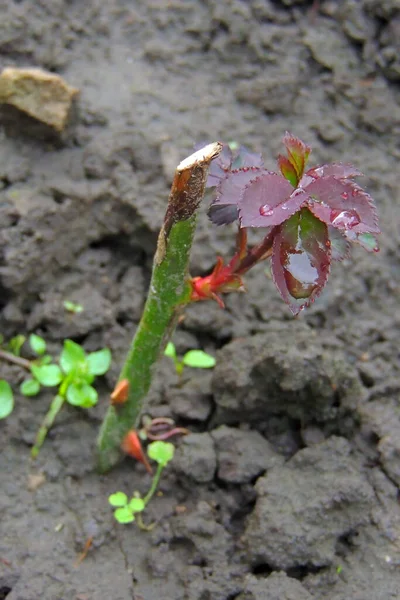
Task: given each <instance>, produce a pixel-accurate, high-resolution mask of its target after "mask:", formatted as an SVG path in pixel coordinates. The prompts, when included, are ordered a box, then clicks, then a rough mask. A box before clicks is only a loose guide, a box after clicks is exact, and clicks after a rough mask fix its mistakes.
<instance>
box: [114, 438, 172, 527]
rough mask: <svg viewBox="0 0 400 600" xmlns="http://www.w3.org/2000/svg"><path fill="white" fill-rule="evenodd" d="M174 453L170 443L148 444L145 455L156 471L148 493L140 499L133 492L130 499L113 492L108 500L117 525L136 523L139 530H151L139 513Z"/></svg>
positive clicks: (150, 496) (121, 493)
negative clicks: (154, 463)
mask: <svg viewBox="0 0 400 600" xmlns="http://www.w3.org/2000/svg"><path fill="white" fill-rule="evenodd" d="M174 452H175V447H174V445H173V444H171V443H170V442H163V441H156V442H152V443H151V444H149V446H148V448H147V454H148V456H149V458H151V459H152V460H154V461H155V462H156V463H157V470H156V472H155V474H154V476H153V480H152V482H151V486H150V488H149V491H148V492H147V494H146V495H145V496H144V498H141V496H140V494H139V493H138V492H135V493H134V494H133V496H132V498H130V499H129V498H128V496H127V495H126V494H125V493H124V492H115V494H111V496H110V497H109V498H108V501H109V503H110V504H111V506H113V507H114V508H115V510H114V517H115V519H116V520H117V521H118V523H121V524H127V523H133V521H137V524H138V526H139V527H140V528H141V529H152V528H153V526H154V525H150V526H148V525H144V523H143V520H142V517H141V513H143V511H144V510H145V508H146V506H147V505H148V503H149V502H150V500H151V499H152V497H153V496H154V494H155V492H156V490H157V487H158V484H159V482H160V478H161V474H162V472H163V470H164V469H165V467H166V466H167V464H168V463H169V462H171V460H172V459H173V457H174Z"/></svg>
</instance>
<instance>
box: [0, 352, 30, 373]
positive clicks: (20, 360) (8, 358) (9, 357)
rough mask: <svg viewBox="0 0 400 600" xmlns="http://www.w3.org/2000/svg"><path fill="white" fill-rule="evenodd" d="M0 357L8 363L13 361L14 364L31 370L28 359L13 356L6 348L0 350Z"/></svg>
mask: <svg viewBox="0 0 400 600" xmlns="http://www.w3.org/2000/svg"><path fill="white" fill-rule="evenodd" d="M0 359H1V360H5V361H7V362H9V363H13V364H14V365H18V366H19V367H22V368H23V369H26V370H27V371H30V370H31V362H30V360H27V359H26V358H21V357H20V356H15V354H11V352H7V351H6V350H0Z"/></svg>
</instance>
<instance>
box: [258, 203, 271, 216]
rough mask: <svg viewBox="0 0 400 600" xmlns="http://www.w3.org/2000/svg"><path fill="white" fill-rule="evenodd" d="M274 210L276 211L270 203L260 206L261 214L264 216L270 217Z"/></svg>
mask: <svg viewBox="0 0 400 600" xmlns="http://www.w3.org/2000/svg"><path fill="white" fill-rule="evenodd" d="M273 212H274V211H273V210H272V208H271V207H270V205H269V204H264V205H263V206H261V208H260V215H261V216H262V217H270V216H271V215H272V214H273Z"/></svg>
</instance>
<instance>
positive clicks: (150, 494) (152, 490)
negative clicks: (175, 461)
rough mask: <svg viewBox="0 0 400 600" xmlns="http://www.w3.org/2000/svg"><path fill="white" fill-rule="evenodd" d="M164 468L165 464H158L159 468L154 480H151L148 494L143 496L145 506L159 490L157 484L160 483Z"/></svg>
mask: <svg viewBox="0 0 400 600" xmlns="http://www.w3.org/2000/svg"><path fill="white" fill-rule="evenodd" d="M163 470H164V465H157V470H156V472H155V475H154V477H153V481H152V482H151V486H150V489H149V491H148V492H147V494H146V495H145V497H144V498H143V502H144V506H145V507H146V506H147V505H148V503H149V502H150V500H151V499H152V497H153V496H154V494H155V492H156V490H157V486H158V484H159V481H160V477H161V473H162V472H163Z"/></svg>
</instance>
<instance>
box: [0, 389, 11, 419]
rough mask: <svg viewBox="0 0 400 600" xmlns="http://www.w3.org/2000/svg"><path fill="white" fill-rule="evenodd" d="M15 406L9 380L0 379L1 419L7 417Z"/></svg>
mask: <svg viewBox="0 0 400 600" xmlns="http://www.w3.org/2000/svg"><path fill="white" fill-rule="evenodd" d="M13 408H14V396H13V393H12V389H11V386H10V384H9V383H7V381H4V379H0V419H5V418H6V417H8V415H10V414H11V413H12V411H13Z"/></svg>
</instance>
